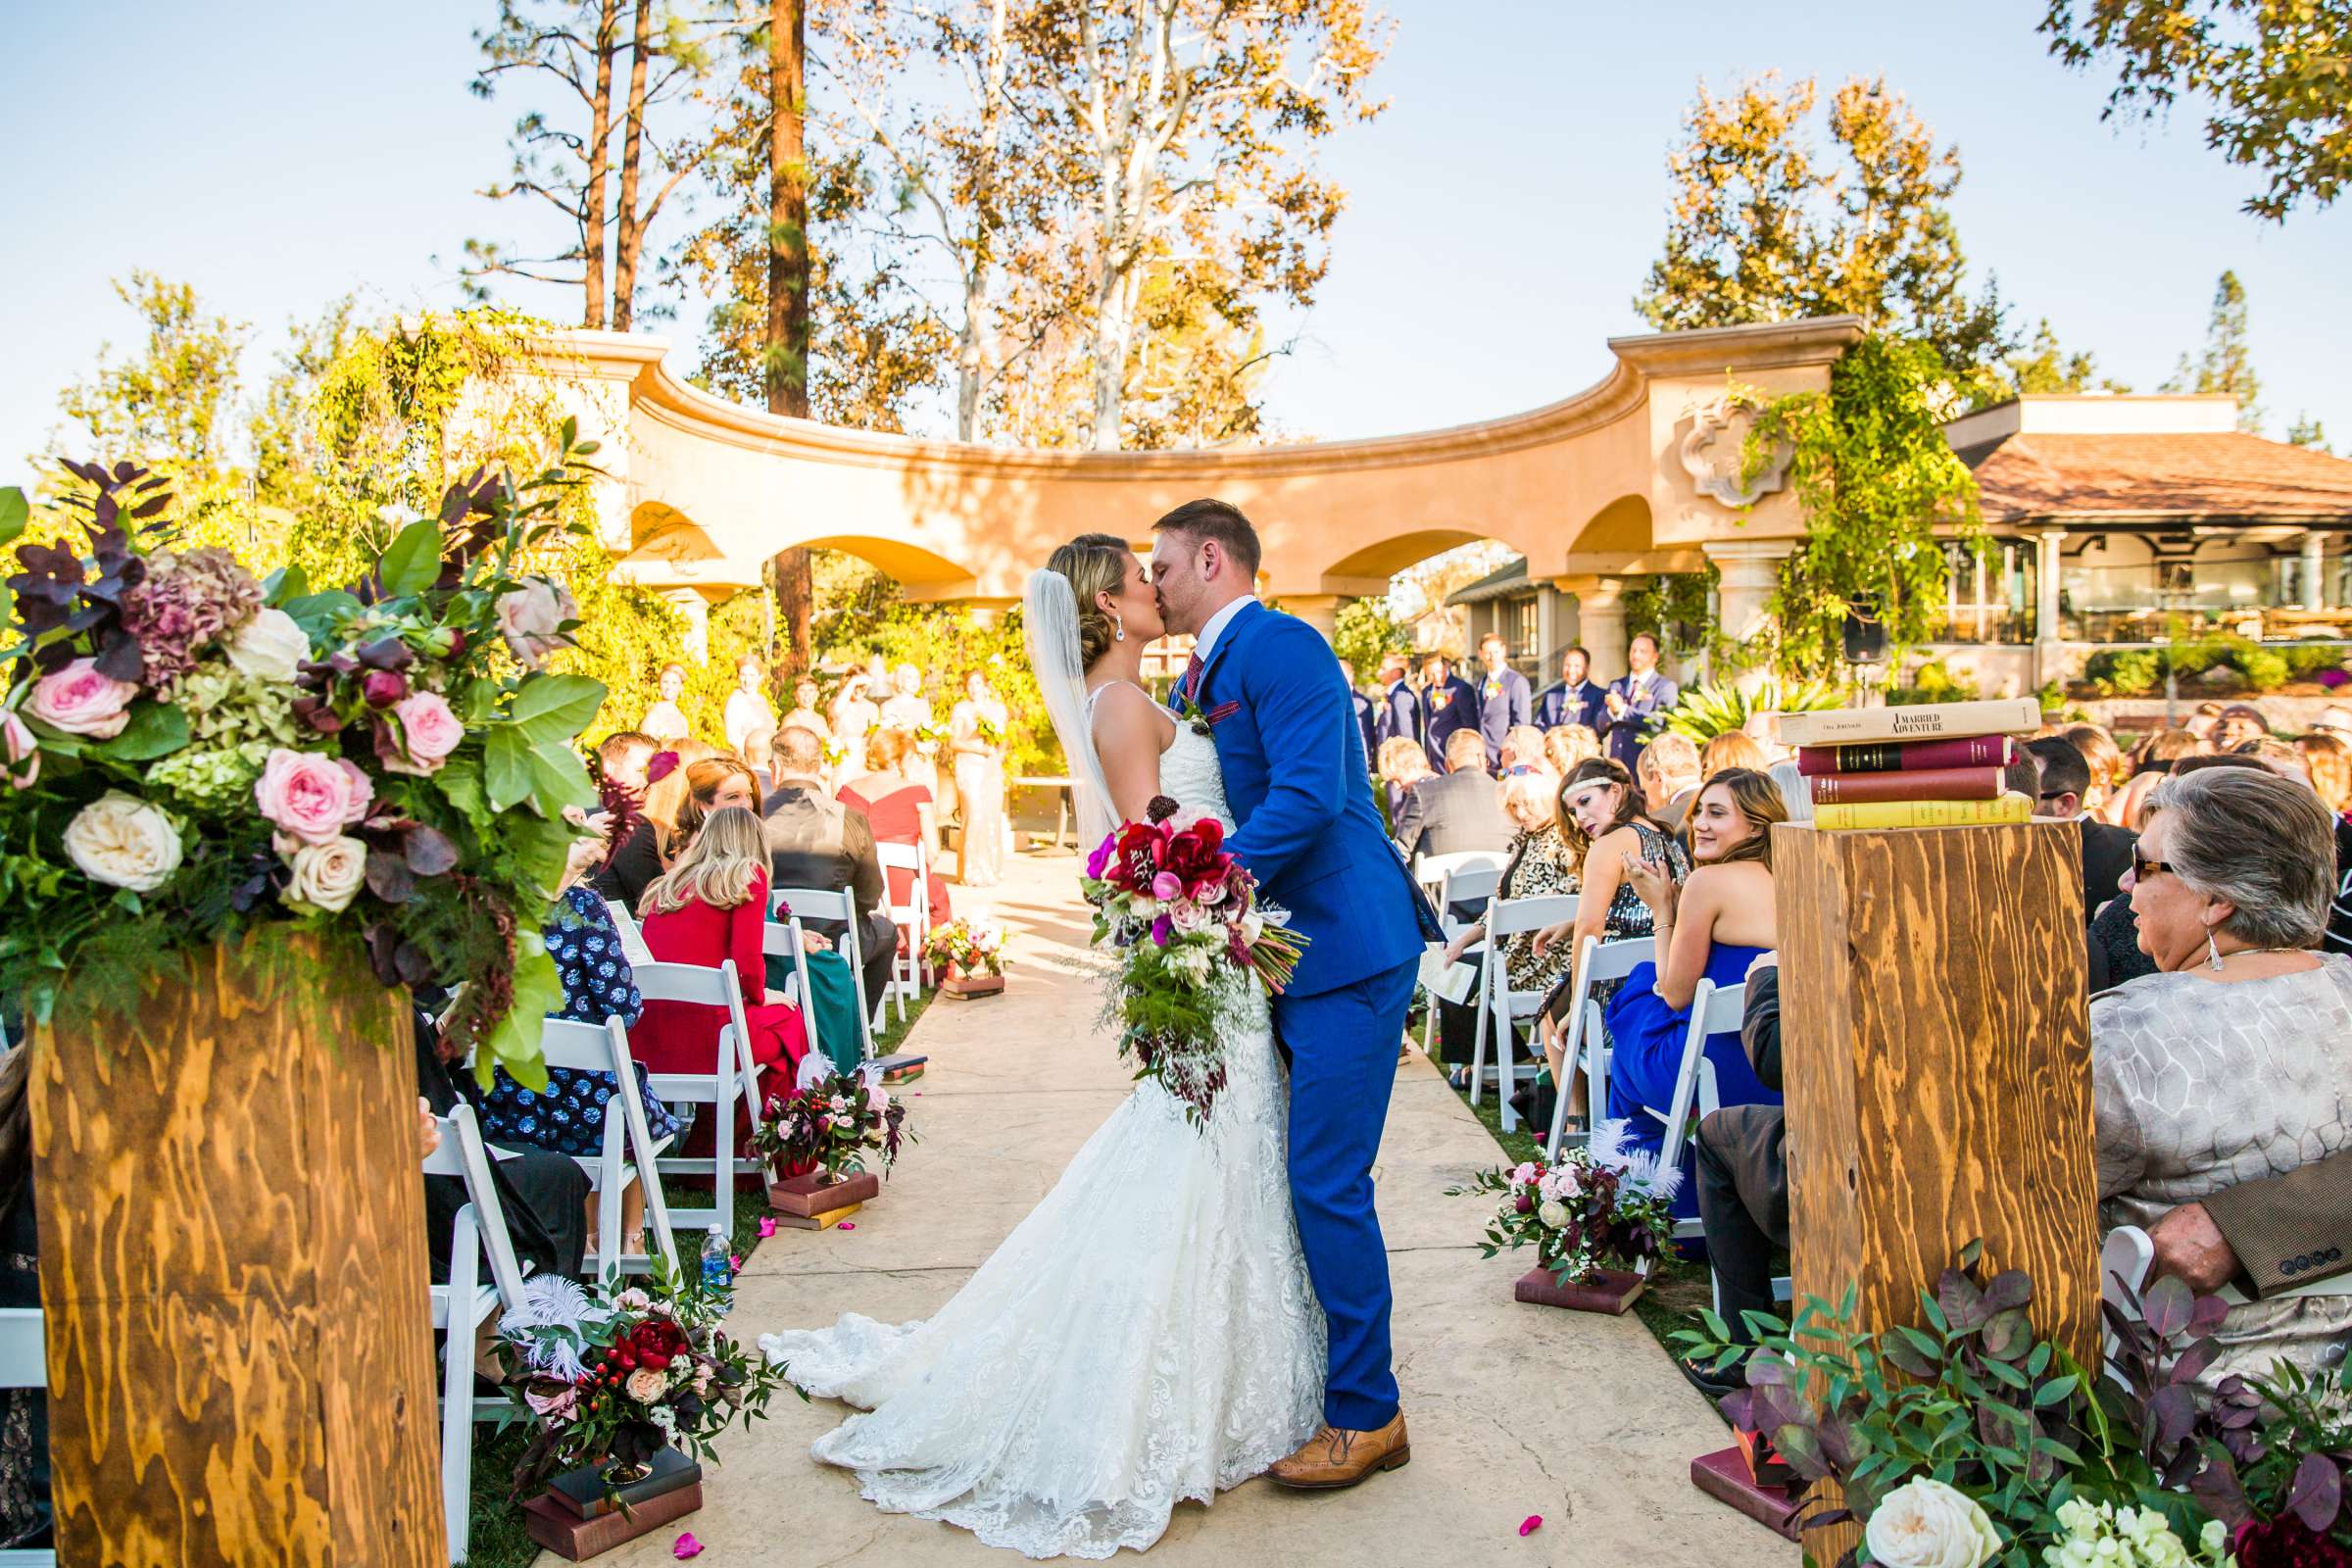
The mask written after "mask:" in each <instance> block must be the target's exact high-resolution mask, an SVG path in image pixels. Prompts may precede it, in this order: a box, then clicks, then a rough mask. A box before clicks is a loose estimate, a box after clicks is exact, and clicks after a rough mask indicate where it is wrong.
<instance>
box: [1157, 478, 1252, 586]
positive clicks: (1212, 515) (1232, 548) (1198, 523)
mask: <svg viewBox="0 0 2352 1568" xmlns="http://www.w3.org/2000/svg"><path fill="white" fill-rule="evenodd" d="M1163 528H1164V529H1166V530H1167V531H1168V532H1170V533H1181V534H1184V535H1185V536H1187V537H1188V538H1191V539H1193V540H1196V541H1199V540H1205V539H1213V540H1215V541H1216V543H1217V547H1218V548H1219V549H1221V550H1223V551H1224V552H1225V554H1226V555H1227V556H1228V557H1230V558H1231V559H1232V561H1233V564H1235V565H1237V566H1239V567H1241V568H1242V575H1243V576H1245V577H1248V578H1250V579H1251V580H1252V581H1254V580H1255V579H1256V577H1257V563H1258V561H1259V559H1260V554H1261V553H1260V552H1259V550H1258V547H1257V530H1256V529H1255V528H1253V527H1251V526H1250V519H1249V518H1248V517H1245V516H1243V515H1242V509H1241V508H1239V507H1237V506H1235V505H1234V504H1233V503H1232V502H1230V501H1218V500H1215V499H1213V498H1211V497H1202V498H1201V500H1199V501H1187V502H1186V503H1185V504H1184V505H1183V506H1181V507H1178V508H1177V509H1176V510H1175V511H1174V512H1171V513H1169V514H1168V515H1166V516H1164V517H1162V518H1160V519H1159V520H1158V521H1157V522H1155V523H1153V524H1152V532H1153V533H1158V532H1159V531H1160V530H1162V529H1163Z"/></svg>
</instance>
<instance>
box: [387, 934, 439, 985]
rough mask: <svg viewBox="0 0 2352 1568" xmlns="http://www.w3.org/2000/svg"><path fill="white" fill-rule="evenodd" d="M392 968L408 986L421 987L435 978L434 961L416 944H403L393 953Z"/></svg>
mask: <svg viewBox="0 0 2352 1568" xmlns="http://www.w3.org/2000/svg"><path fill="white" fill-rule="evenodd" d="M392 967H393V968H394V969H395V970H397V971H398V972H399V974H400V978H401V981H402V982H403V983H404V984H407V985H412V986H420V985H422V984H424V983H425V982H426V981H427V980H430V979H432V978H433V960H432V959H431V958H430V957H428V956H426V955H425V951H424V950H423V949H422V948H420V947H418V946H417V944H416V943H414V942H403V943H402V944H401V945H400V946H399V947H397V948H395V949H394V950H393V951H392Z"/></svg>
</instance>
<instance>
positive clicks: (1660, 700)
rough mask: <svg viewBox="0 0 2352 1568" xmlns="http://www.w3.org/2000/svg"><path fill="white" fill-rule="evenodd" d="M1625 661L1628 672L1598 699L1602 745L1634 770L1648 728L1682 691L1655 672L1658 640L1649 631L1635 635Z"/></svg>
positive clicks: (1680, 695)
mask: <svg viewBox="0 0 2352 1568" xmlns="http://www.w3.org/2000/svg"><path fill="white" fill-rule="evenodd" d="M1625 662H1626V663H1627V664H1629V665H1631V666H1632V670H1631V673H1629V674H1624V675H1620V676H1618V677H1617V678H1616V679H1615V680H1613V681H1611V682H1609V689H1608V693H1607V695H1606V696H1604V697H1603V698H1602V699H1601V708H1602V711H1601V715H1600V718H1601V722H1600V726H1599V728H1600V737H1601V744H1602V745H1604V746H1606V747H1607V748H1608V752H1609V755H1610V756H1611V757H1614V758H1615V759H1617V760H1619V761H1620V762H1623V763H1624V764H1625V765H1626V766H1627V767H1629V768H1631V767H1633V766H1634V765H1635V764H1636V763H1637V762H1638V761H1640V760H1641V757H1642V743H1643V742H1644V740H1645V739H1646V738H1647V736H1648V733H1649V729H1650V727H1651V725H1652V724H1654V723H1655V722H1656V721H1657V717H1658V715H1659V714H1660V713H1663V712H1665V711H1666V710H1668V709H1669V708H1672V707H1673V706H1674V705H1675V703H1676V702H1677V701H1678V700H1679V699H1680V698H1681V697H1682V691H1681V689H1680V688H1679V687H1677V686H1676V685H1675V684H1674V682H1673V681H1671V680H1668V679H1667V678H1666V676H1665V675H1664V674H1663V673H1661V672H1660V671H1659V669H1658V640H1657V639H1656V638H1655V637H1652V636H1651V635H1650V634H1649V633H1648V632H1645V631H1644V632H1637V633H1635V635H1634V640H1633V641H1632V642H1631V643H1629V644H1627V645H1626V650H1625Z"/></svg>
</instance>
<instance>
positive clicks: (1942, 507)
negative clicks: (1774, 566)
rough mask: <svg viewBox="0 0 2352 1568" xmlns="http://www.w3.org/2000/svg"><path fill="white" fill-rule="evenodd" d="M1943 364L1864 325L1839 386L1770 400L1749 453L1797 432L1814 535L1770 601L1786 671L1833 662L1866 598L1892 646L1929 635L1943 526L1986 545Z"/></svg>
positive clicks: (1893, 652)
mask: <svg viewBox="0 0 2352 1568" xmlns="http://www.w3.org/2000/svg"><path fill="white" fill-rule="evenodd" d="M1942 374H1943V368H1942V366H1941V364H1940V363H1939V362H1938V361H1937V359H1936V355H1935V352H1934V351H1933V350H1932V349H1929V348H1928V347H1926V346H1925V345H1924V344H1920V343H1914V342H1906V341H1902V340H1900V339H1895V338H1890V337H1887V336H1884V335H1874V336H1871V337H1866V338H1864V339H1863V340H1862V341H1861V342H1859V343H1857V344H1855V345H1854V346H1853V347H1852V348H1851V349H1849V350H1847V351H1846V354H1845V357H1844V358H1843V359H1841V360H1839V361H1838V364H1837V366H1836V368H1833V369H1832V370H1831V372H1830V390H1829V392H1828V394H1827V395H1826V396H1825V395H1823V394H1820V393H1798V394H1795V395H1792V396H1789V397H1786V398H1782V399H1779V400H1778V401H1776V402H1773V403H1771V404H1769V405H1767V406H1766V407H1764V408H1763V409H1762V410H1761V411H1760V412H1759V413H1758V414H1757V416H1756V419H1755V423H1754V427H1753V428H1752V429H1751V430H1750V432H1749V434H1748V438H1747V440H1748V446H1747V451H1748V462H1749V464H1750V465H1751V466H1754V465H1756V464H1759V463H1760V462H1761V461H1762V458H1763V455H1765V454H1767V453H1769V452H1771V451H1772V450H1773V448H1775V447H1776V446H1779V445H1782V444H1786V446H1787V447H1788V448H1789V452H1790V466H1789V473H1790V477H1791V479H1792V481H1793V483H1794V486H1795V489H1796V495H1797V499H1798V501H1799V503H1800V504H1801V505H1802V506H1803V508H1804V513H1805V542H1804V544H1803V546H1802V547H1801V548H1800V549H1798V550H1797V551H1795V552H1794V553H1793V554H1791V555H1790V556H1789V559H1788V561H1787V562H1786V563H1784V564H1783V565H1782V568H1781V583H1780V587H1779V589H1778V591H1776V592H1775V594H1774V595H1773V602H1772V611H1773V616H1774V622H1775V625H1776V627H1777V632H1776V636H1777V640H1778V646H1777V648H1775V649H1774V650H1773V653H1774V655H1775V657H1776V659H1777V663H1778V667H1779V668H1780V669H1781V670H1782V671H1783V672H1784V673H1785V674H1787V673H1793V674H1797V675H1809V676H1820V675H1826V674H1830V673H1832V672H1834V671H1835V670H1836V669H1837V667H1838V662H1839V660H1840V658H1841V656H1842V653H1843V638H1844V628H1845V617H1846V614H1847V613H1848V611H1849V610H1851V609H1853V608H1854V607H1855V606H1856V605H1857V604H1859V605H1861V606H1863V607H1864V608H1865V609H1867V610H1869V611H1871V613H1875V614H1876V616H1877V618H1878V619H1879V620H1880V621H1881V622H1883V623H1884V624H1885V626H1886V628H1887V643H1888V650H1887V652H1888V657H1889V658H1890V659H1892V660H1895V661H1898V662H1899V661H1900V660H1901V658H1902V656H1903V651H1904V650H1905V649H1906V648H1909V647H1911V646H1913V645H1916V644H1918V643H1920V642H1924V641H1925V640H1927V638H1928V636H1929V635H1930V634H1931V633H1932V632H1933V631H1934V629H1935V626H1936V616H1937V614H1938V613H1939V610H1940V606H1941V604H1942V600H1943V593H1944V554H1943V543H1942V539H1941V538H1940V537H1939V535H1938V529H1939V528H1942V529H1951V530H1956V531H1957V532H1958V533H1959V535H1960V537H1961V538H1963V539H1965V540H1968V541H1969V542H1971V543H1972V544H1974V545H1976V546H1977V547H1978V548H1980V549H1981V548H1983V538H1984V532H1985V529H1984V521H1983V519H1982V517H1981V516H1980V515H1979V514H1978V511H1977V482H1976V480H1975V478H1974V477H1973V476H1972V475H1971V474H1970V473H1969V471H1968V468H1967V466H1966V465H1964V464H1962V463H1961V461H1960V460H1959V458H1958V457H1956V456H1955V455H1954V454H1953V452H1952V449H1951V447H1950V445H1949V444H1948V443H1947V442H1946V441H1945V440H1944V438H1943V431H1942V428H1941V426H1940V425H1939V424H1938V423H1937V422H1936V413H1935V410H1934V407H1933V405H1932V402H1931V397H1930V393H1931V390H1932V389H1933V388H1934V387H1936V385H1937V384H1938V383H1939V381H1940V380H1941V379H1942Z"/></svg>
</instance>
